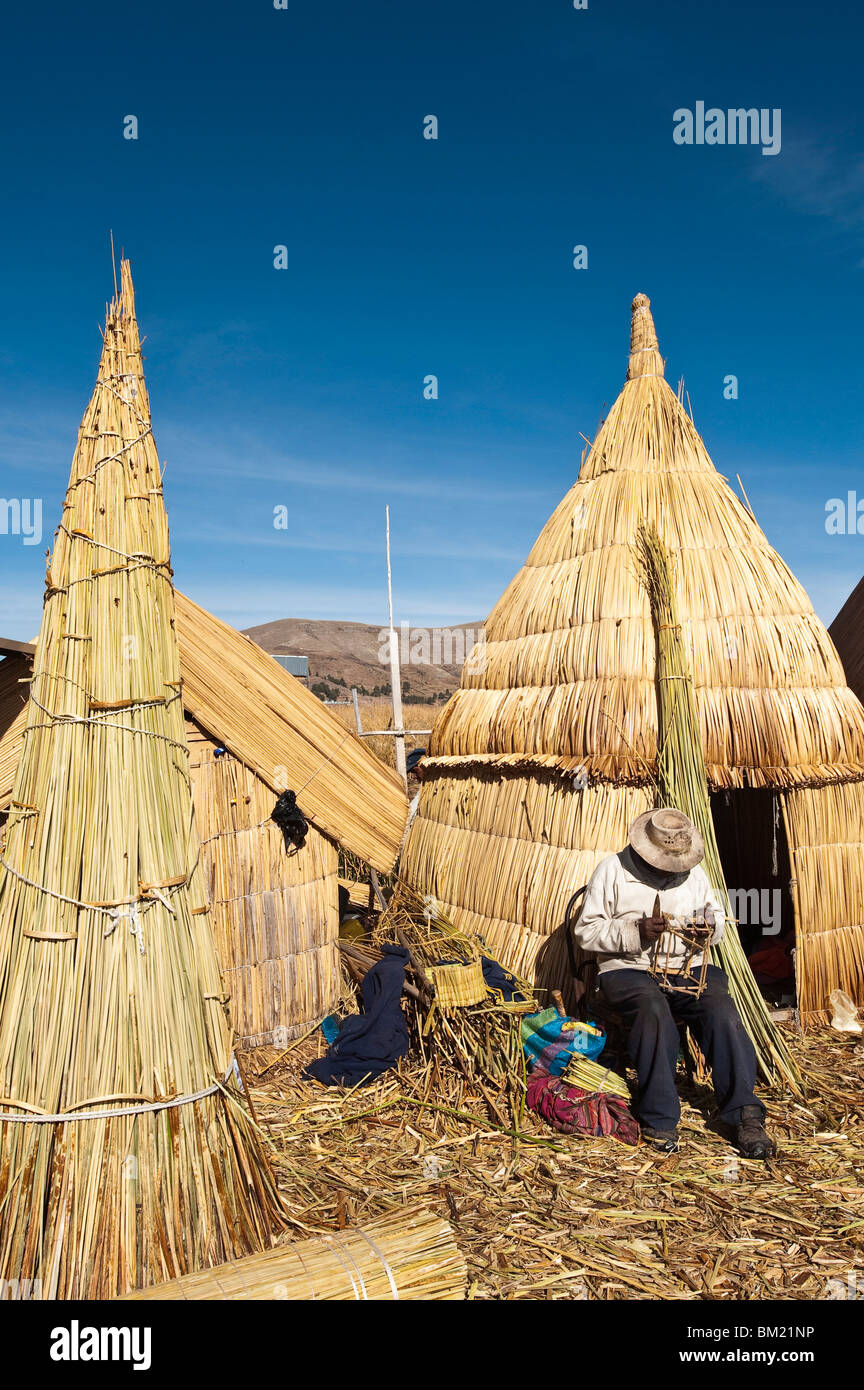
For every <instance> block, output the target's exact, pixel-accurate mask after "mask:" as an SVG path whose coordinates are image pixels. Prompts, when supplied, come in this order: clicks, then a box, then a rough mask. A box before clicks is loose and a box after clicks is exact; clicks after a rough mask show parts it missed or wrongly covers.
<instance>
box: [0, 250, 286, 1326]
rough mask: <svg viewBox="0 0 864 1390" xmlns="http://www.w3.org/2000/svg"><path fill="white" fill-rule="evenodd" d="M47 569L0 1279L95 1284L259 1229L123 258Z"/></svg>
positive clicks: (1, 1100) (20, 848)
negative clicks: (197, 814) (195, 800)
mask: <svg viewBox="0 0 864 1390" xmlns="http://www.w3.org/2000/svg"><path fill="white" fill-rule="evenodd" d="M120 275H121V285H120V289H119V292H117V293H116V294H115V298H114V299H113V300H112V302H111V304H110V306H109V308H108V312H107V318H106V325H105V333H104V340H103V348H102V356H101V361H100V364H99V372H98V378H97V382H96V387H95V390H94V392H93V396H92V398H91V401H90V404H89V406H88V408H87V410H86V412H85V415H84V419H83V422H82V425H81V429H80V431H79V435H78V442H77V447H76V449H75V455H74V459H73V463H72V471H71V476H70V479H69V487H68V490H67V493H66V499H65V502H64V505H63V512H62V517H61V521H60V524H59V527H58V529H57V533H56V538H55V544H54V549H53V553H52V555H51V558H50V561H49V564H48V572H47V581H46V591H45V607H44V613H43V619H42V625H41V629H40V633H39V638H38V642H37V644H36V655H35V659H34V666H33V672H32V678H31V679H30V682H29V687H28V690H29V698H28V703H27V710H26V723H25V727H24V733H23V751H22V753H21V756H20V759H19V761H18V764H17V770H16V773H15V782H14V790H13V795H12V800H11V805H10V811H9V820H8V825H7V829H6V839H5V845H4V847H3V854H2V863H0V1280H9V1281H12V1280H17V1281H19V1286H20V1287H29V1288H30V1289H31V1290H34V1291H36V1292H37V1293H38V1294H41V1296H42V1297H45V1298H83V1299H93V1298H105V1297H109V1296H112V1295H114V1294H118V1293H122V1292H124V1291H126V1290H129V1289H133V1288H135V1287H136V1286H139V1285H147V1284H151V1283H157V1282H159V1281H161V1280H164V1279H167V1278H172V1277H174V1276H177V1275H181V1274H185V1273H187V1272H189V1271H192V1270H196V1269H200V1268H202V1267H205V1266H208V1265H214V1264H218V1263H221V1262H223V1261H225V1260H226V1259H231V1258H234V1257H237V1256H240V1255H246V1254H249V1253H251V1252H253V1251H255V1250H261V1249H262V1248H264V1247H266V1246H268V1245H269V1244H270V1242H271V1230H272V1228H273V1226H274V1224H278V1222H279V1220H280V1202H279V1199H278V1196H277V1194H276V1190H275V1186H274V1182H273V1178H272V1175H271V1172H270V1169H269V1166H268V1162H267V1159H266V1157H265V1153H264V1149H263V1146H262V1141H261V1138H260V1136H259V1134H258V1131H257V1129H256V1127H255V1126H254V1124H253V1123H252V1120H251V1117H250V1114H249V1110H248V1105H247V1102H246V1099H245V1097H244V1094H243V1091H242V1089H241V1087H240V1085H239V1083H238V1080H237V1077H236V1073H235V1068H234V1064H233V1049H232V1039H231V1028H230V1024H229V1022H228V1018H227V1014H226V1008H225V1004H226V999H225V994H224V989H223V983H222V978H221V974H220V969H219V965H218V962H217V957H216V952H215V948H214V941H213V927H212V922H211V918H210V912H209V909H208V906H207V899H206V894H205V891H204V884H203V881H202V873H201V867H200V844H199V839H198V834H197V831H196V828H195V822H194V817H193V808H192V790H191V782H190V776H189V767H188V762H189V750H188V746H187V741H186V731H185V725H184V713H183V700H182V691H181V680H180V664H179V649H178V641H177V633H176V630H175V616H174V614H175V604H174V591H173V585H172V571H171V559H170V551H169V537H168V524H167V518H166V512H165V505H164V500H163V493H162V472H161V468H160V464H159V459H158V456H157V452H156V446H155V444H154V441H153V433H152V428H151V422H150V408H149V401H148V396H147V389H146V386H145V382H144V375H143V367H142V358H141V347H140V341H139V335H138V327H137V322H136V318H135V301H134V293H133V287H132V277H131V273H130V267H129V263H128V262H127V261H123V262H122V264H121V271H120Z"/></svg>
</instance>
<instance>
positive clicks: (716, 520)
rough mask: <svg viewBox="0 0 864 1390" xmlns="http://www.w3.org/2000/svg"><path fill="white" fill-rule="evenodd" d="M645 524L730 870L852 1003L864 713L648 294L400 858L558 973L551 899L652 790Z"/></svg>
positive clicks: (442, 725) (863, 836)
mask: <svg viewBox="0 0 864 1390" xmlns="http://www.w3.org/2000/svg"><path fill="white" fill-rule="evenodd" d="M640 524H643V525H645V526H648V527H653V528H654V530H655V531H656V533H657V535H658V536H659V538H660V540H661V541H662V543H663V544H664V545H665V546H666V547H667V549H668V551H669V552H670V554H671V555H672V557H673V560H674V573H675V585H676V591H677V592H676V597H677V606H678V611H679V615H680V620H681V623H682V626H683V628H684V632H685V636H686V640H687V647H688V654H689V658H690V667H691V670H692V673H693V680H694V684H695V694H696V703H697V709H698V718H699V726H700V731H701V739H702V746H703V753H704V759H705V765H706V770H707V776H708V782H709V788H710V792H711V804H712V813H713V817H714V822H715V827H716V830H717V838H718V844H719V848H720V853H721V858H722V861H723V865H724V868H725V871H726V881H727V884H728V885H729V887H730V889H733V890H734V891H737V892H738V893H739V895H740V894H743V893H747V894H748V895H749V896H748V897H747V898H744V899H742V897H741V896H739V897H738V898H737V899H736V901H737V902H738V903H739V905H740V904H741V903H742V902H743V903H744V904H745V907H746V908H747V909H751V908H753V907H754V906H755V911H756V915H757V916H758V912H759V904H760V903H762V904H764V903H765V902H766V901H767V902H770V903H772V904H773V903H775V902H778V901H779V902H780V904H781V906H782V909H783V912H785V919H784V918H783V915H782V913H781V916H780V922H781V923H782V921H783V920H785V921H786V922H789V921H791V920H792V919H793V917H794V924H795V929H796V936H797V975H798V997H799V1006H800V1008H801V1011H802V1015H803V1016H804V1017H805V1018H806V1019H810V1020H811V1021H817V1020H820V1019H822V1018H823V1017H824V1016H825V1010H826V1001H827V995H828V993H829V991H830V990H831V989H832V988H834V987H835V986H840V987H842V988H844V989H846V990H847V991H848V992H849V993H850V994H851V995H852V996H853V997H854V998H856V999H857V1000H858V1001H859V1002H864V781H862V779H864V709H862V706H861V704H860V702H859V700H858V699H857V697H856V696H855V695H854V694H853V692H852V691H851V690H850V689H849V688H848V687H847V684H846V679H845V677H844V674H843V669H842V666H841V664H840V660H839V658H838V656H837V652H836V651H835V648H834V646H833V644H832V642H831V640H830V638H829V636H828V633H827V631H826V629H825V627H824V626H823V625H822V623H821V622H820V621H819V620H818V618H817V617H816V615H815V613H814V611H813V607H812V605H811V603H810V601H809V599H808V597H807V595H806V593H805V592H804V590H803V588H802V587H801V585H800V584H799V583H798V581H797V580H796V578H795V576H794V575H793V574H792V573H791V572H790V570H789V568H788V567H787V565H786V564H784V562H783V560H782V559H781V558H780V556H779V555H778V554H777V552H776V551H775V550H774V549H773V548H772V547H771V546H770V545H769V543H768V541H767V539H766V537H765V535H764V534H763V532H762V531H761V529H760V527H759V525H758V524H757V522H756V519H755V517H754V515H753V514H752V512H751V511H750V509H749V507H748V506H746V505H745V504H744V503H743V502H742V501H741V500H740V499H739V498H738V497H737V496H736V494H735V493H734V492H733V491H732V489H731V487H730V486H729V485H728V484H727V482H726V480H725V479H724V478H723V477H722V476H721V475H720V474H719V473H718V472H717V471H716V469H715V467H714V465H713V463H712V462H711V459H710V458H709V456H708V452H707V450H706V448H705V445H704V443H703V441H702V439H701V438H700V436H699V434H698V433H697V431H696V429H695V427H694V424H693V421H692V419H691V418H690V416H689V415H688V413H687V411H686V410H685V409H684V407H683V404H682V402H681V400H680V399H679V398H678V396H677V395H676V393H675V392H674V391H673V390H671V389H670V387H669V385H668V384H667V382H666V381H665V379H664V362H663V358H662V357H661V356H660V352H659V349H658V343H657V336H656V333H655V329H654V322H653V319H652V316H651V312H650V305H649V301H648V299H647V298H646V296H645V295H641V294H640V295H637V297H636V298H635V299H634V301H633V305H632V323H631V334H630V359H629V366H628V370H627V378H626V382H625V384H624V387H623V389H622V391H621V394H620V395H619V397H618V399H617V400H616V402H615V404H614V406H613V407H612V409H611V410H610V412H609V415H608V417H607V418H606V420H605V421H604V422H603V424H602V426H601V428H600V429H599V432H598V434H597V437H596V439H595V440H594V441H593V444H591V445H590V446H589V447H588V448H587V449H586V450H585V452H584V453H583V456H582V464H581V468H580V471H579V476H578V479H577V481H576V483H575V484H574V486H573V487H572V488H571V490H570V491H569V492H568V493H567V495H566V497H565V498H564V500H563V501H562V502H561V503H560V505H559V506H558V508H557V509H556V510H555V512H554V513H553V515H552V516H551V518H550V520H549V521H548V522H547V524H546V526H545V527H544V528H543V531H542V532H541V534H540V536H539V537H538V539H537V541H536V543H535V545H534V547H533V549H532V551H531V553H530V555H529V556H528V559H527V561H526V563H525V565H524V567H523V568H522V569H521V570H520V571H519V573H518V574H517V575H516V577H515V578H514V579H513V580H512V582H511V583H510V585H509V586H508V588H507V589H506V591H505V592H504V594H503V595H502V597H501V598H500V600H499V601H498V603H497V604H496V606H495V608H494V609H493V611H492V613H491V614H490V616H489V619H488V621H487V624H486V644H485V652H482V653H478V652H476V651H475V653H472V655H471V657H469V660H468V662H467V663H466V666H465V668H464V671H463V676H462V682H461V686H460V689H459V690H458V691H457V692H456V693H455V695H454V696H453V698H452V699H451V700H450V701H449V703H448V704H447V705H446V706H445V707H444V709H443V710H442V712H441V714H440V715H439V717H438V720H437V722H436V725H435V728H434V731H433V733H432V737H431V740H430V748H429V754H428V755H427V757H426V758H425V759H424V771H425V776H424V782H423V786H422V791H421V796H420V803H419V809H418V814H417V816H416V818H415V820H414V823H413V826H412V829H411V833H410V835H409V838H408V843H407V845H406V850H405V853H404V855H403V873H404V876H405V877H406V879H407V881H408V882H409V884H410V885H411V886H412V887H413V888H414V889H415V890H417V891H418V892H420V893H421V894H429V895H432V896H433V897H434V898H436V899H438V900H439V901H440V902H441V904H442V906H443V907H444V910H445V911H446V912H447V914H448V916H449V917H450V918H451V920H453V921H454V923H455V924H456V925H457V926H460V927H462V928H465V929H469V930H471V931H474V932H477V933H480V934H482V935H483V936H484V937H485V938H486V939H487V941H488V942H489V943H490V945H491V946H492V947H493V948H495V949H496V950H497V951H498V953H499V954H500V956H501V957H502V959H503V960H505V961H506V963H507V964H508V965H509V966H510V967H511V968H512V969H514V970H516V971H518V972H519V973H521V974H530V973H532V972H533V973H534V974H535V975H537V974H538V972H540V973H541V982H542V980H543V979H544V978H545V977H546V976H547V975H549V976H550V977H551V978H552V979H554V978H555V977H556V976H557V977H558V979H559V981H560V977H561V976H562V975H563V974H564V973H566V966H565V958H564V956H563V954H562V948H563V942H562V941H561V933H560V932H559V931H557V930H556V929H557V928H558V927H559V924H560V923H561V920H562V913H563V909H564V905H565V903H566V902H567V900H568V898H569V897H570V895H571V893H572V892H573V891H574V890H575V889H576V888H578V887H579V886H580V885H581V884H584V883H585V882H586V881H587V879H588V877H589V876H590V874H591V872H592V870H593V869H594V867H595V866H596V864H597V863H598V862H599V860H600V859H601V858H603V856H605V855H607V854H610V853H613V852H615V851H617V850H619V849H620V848H621V847H622V845H623V844H625V843H626V837H627V830H628V827H629V825H630V823H631V821H632V820H633V819H634V817H635V816H636V815H638V814H639V813H640V812H641V811H644V810H646V809H648V808H649V807H650V806H651V805H652V804H653V787H654V785H655V781H656V776H657V727H658V714H657V709H658V706H657V690H656V682H655V677H656V666H655V659H656V653H655V633H654V630H653V626H652V617H651V611H650V605H649V599H648V594H647V591H646V588H645V585H644V583H643V582H642V577H641V574H640V567H639V565H638V563H637V562H636V558H635V547H636V542H637V534H638V531H639V527H640ZM775 892H776V893H777V894H779V895H780V896H779V899H775V898H774V897H773V894H774V893H775ZM763 893H764V894H768V897H767V898H766V897H762V896H761V895H762V894H763ZM750 915H751V916H752V915H753V913H752V912H751V913H750ZM739 916H742V914H741V913H739ZM750 925H751V926H753V929H754V930H755V932H756V933H757V934H758V932H759V930H760V926H759V924H758V922H757V923H756V924H755V925H754V924H752V923H751V924H750ZM777 925H778V922H777V921H776V919H775V921H774V922H773V923H772V927H773V928H774V929H776V927H777ZM746 930H748V927H747V925H746V924H745V923H744V921H743V916H742V933H744V932H745V931H746Z"/></svg>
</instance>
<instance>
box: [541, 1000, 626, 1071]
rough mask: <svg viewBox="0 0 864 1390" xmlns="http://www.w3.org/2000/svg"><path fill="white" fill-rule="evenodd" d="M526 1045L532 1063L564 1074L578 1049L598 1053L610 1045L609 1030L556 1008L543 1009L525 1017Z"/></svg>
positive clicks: (594, 1054) (586, 1052)
mask: <svg viewBox="0 0 864 1390" xmlns="http://www.w3.org/2000/svg"><path fill="white" fill-rule="evenodd" d="M521 1034H522V1046H523V1048H524V1049H525V1058H526V1061H527V1062H528V1066H529V1067H536V1068H539V1069H540V1070H541V1071H545V1072H549V1073H550V1075H552V1076H560V1075H561V1073H562V1072H563V1070H564V1068H565V1067H566V1065H567V1063H568V1062H569V1061H570V1058H571V1057H572V1056H573V1053H574V1052H581V1054H582V1055H583V1057H597V1056H599V1055H600V1053H601V1052H602V1051H603V1048H604V1047H605V1046H606V1034H605V1032H604V1031H603V1029H602V1028H601V1027H600V1026H599V1024H596V1023H580V1022H579V1020H578V1019H575V1018H561V1017H559V1015H558V1012H557V1010H556V1009H542V1010H541V1012H540V1013H539V1014H529V1015H528V1017H527V1018H523V1020H522V1028H521Z"/></svg>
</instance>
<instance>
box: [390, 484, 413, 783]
mask: <svg viewBox="0 0 864 1390" xmlns="http://www.w3.org/2000/svg"><path fill="white" fill-rule="evenodd" d="M385 515H386V517H387V604H388V607H389V611H390V689H391V691H392V695H393V732H394V733H395V735H396V737H395V739H394V747H395V750H396V771H397V772H398V773H399V776H400V777H401V778H402V781H403V783H404V784H405V787H406V789H407V787H408V771H407V768H406V766H405V730H404V729H403V727H402V673H401V670H400V667H399V641H398V638H397V636H396V629H395V628H394V626H393V575H392V572H391V569H390V508H389V506H388V507H386V508H385Z"/></svg>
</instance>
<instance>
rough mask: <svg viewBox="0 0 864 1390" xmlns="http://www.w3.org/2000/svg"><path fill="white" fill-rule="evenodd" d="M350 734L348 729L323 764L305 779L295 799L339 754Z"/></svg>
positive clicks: (351, 731)
mask: <svg viewBox="0 0 864 1390" xmlns="http://www.w3.org/2000/svg"><path fill="white" fill-rule="evenodd" d="M352 733H353V730H352V729H349V730H348V732H347V734H346V735H345V737H344V738H343V739H340V741H339V743H338V745H337V746H336V747H335V748H334V749H333V752H332V753H330V754H329V756H328V757H326V758H325V759H324V761H323V763H321V764H320V765H319V766H318V767H316V769H315V771H314V772H313V773H312V776H311V777H307V778H306V781H305V782H304V783H303V786H302V787H301V788H300V791H298V792H295V793H294V795H295V797H299V796H300V793H301V792H305V790H306V788H307V787H308V785H309V783H310V782H311V781H312V780H313V779H314V778H315V777H317V776H318V773H319V772H320V771H321V770H322V768H325V767H326V766H327V764H328V763H330V762H332V761H333V759H334V758H335V757H336V754H337V753H338V752H339V749H340V748H341V747H342V744H343V743H347V742H348V740H349V738H350V737H351V735H352Z"/></svg>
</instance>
